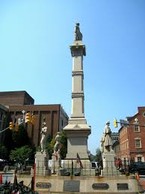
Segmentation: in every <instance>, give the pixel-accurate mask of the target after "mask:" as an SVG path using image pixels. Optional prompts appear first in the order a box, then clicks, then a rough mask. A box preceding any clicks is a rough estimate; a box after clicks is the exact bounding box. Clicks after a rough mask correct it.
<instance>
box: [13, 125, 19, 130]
mask: <svg viewBox="0 0 145 194" xmlns="http://www.w3.org/2000/svg"><path fill="white" fill-rule="evenodd" d="M14 130H15V131H17V132H18V131H19V125H18V123H15V128H14Z"/></svg>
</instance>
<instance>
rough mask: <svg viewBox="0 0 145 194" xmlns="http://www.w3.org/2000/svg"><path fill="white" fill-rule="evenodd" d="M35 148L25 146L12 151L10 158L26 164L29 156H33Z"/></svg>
mask: <svg viewBox="0 0 145 194" xmlns="http://www.w3.org/2000/svg"><path fill="white" fill-rule="evenodd" d="M32 152H33V149H32V148H30V147H29V146H27V145H26V146H23V147H20V148H16V149H14V150H12V151H11V153H10V159H11V160H15V161H16V162H17V163H20V164H24V162H25V161H26V159H27V158H30V157H31V156H32Z"/></svg>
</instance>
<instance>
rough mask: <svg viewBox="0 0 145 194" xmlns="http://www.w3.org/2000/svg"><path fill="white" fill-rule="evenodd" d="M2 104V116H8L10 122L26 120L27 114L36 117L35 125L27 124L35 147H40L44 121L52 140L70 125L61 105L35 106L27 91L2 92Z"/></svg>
mask: <svg viewBox="0 0 145 194" xmlns="http://www.w3.org/2000/svg"><path fill="white" fill-rule="evenodd" d="M0 104H1V107H3V110H0V112H1V113H0V115H4V114H8V115H9V122H10V121H12V122H17V121H18V120H22V119H24V117H25V114H26V113H27V112H30V113H31V114H33V115H34V122H33V124H32V123H28V124H26V128H27V132H28V136H29V138H30V139H31V141H32V143H33V144H34V145H35V146H39V142H40V138H41V135H40V131H41V128H42V123H43V122H44V121H45V122H46V126H47V133H48V135H50V136H51V137H52V138H53V137H54V136H55V135H56V133H57V132H58V131H61V130H62V129H63V128H64V127H65V126H66V125H67V123H68V115H67V114H66V112H65V111H64V109H63V108H62V106H61V105H60V104H51V105H49V104H48V105H35V104H34V99H33V98H32V97H31V96H30V95H29V94H28V93H27V92H26V91H13V92H0ZM1 118H2V116H1ZM1 123H3V119H1ZM5 127H6V126H5ZM3 128H4V126H3V127H1V130H2V129H3Z"/></svg>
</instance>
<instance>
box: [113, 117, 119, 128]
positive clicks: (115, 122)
mask: <svg viewBox="0 0 145 194" xmlns="http://www.w3.org/2000/svg"><path fill="white" fill-rule="evenodd" d="M113 125H114V127H115V128H117V127H118V122H117V119H114V121H113Z"/></svg>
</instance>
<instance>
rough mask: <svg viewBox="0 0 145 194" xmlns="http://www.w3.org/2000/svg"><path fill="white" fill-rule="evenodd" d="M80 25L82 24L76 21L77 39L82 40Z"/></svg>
mask: <svg viewBox="0 0 145 194" xmlns="http://www.w3.org/2000/svg"><path fill="white" fill-rule="evenodd" d="M79 26H80V24H79V23H76V26H75V41H76V40H82V38H83V35H82V33H81V32H80V27H79Z"/></svg>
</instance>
